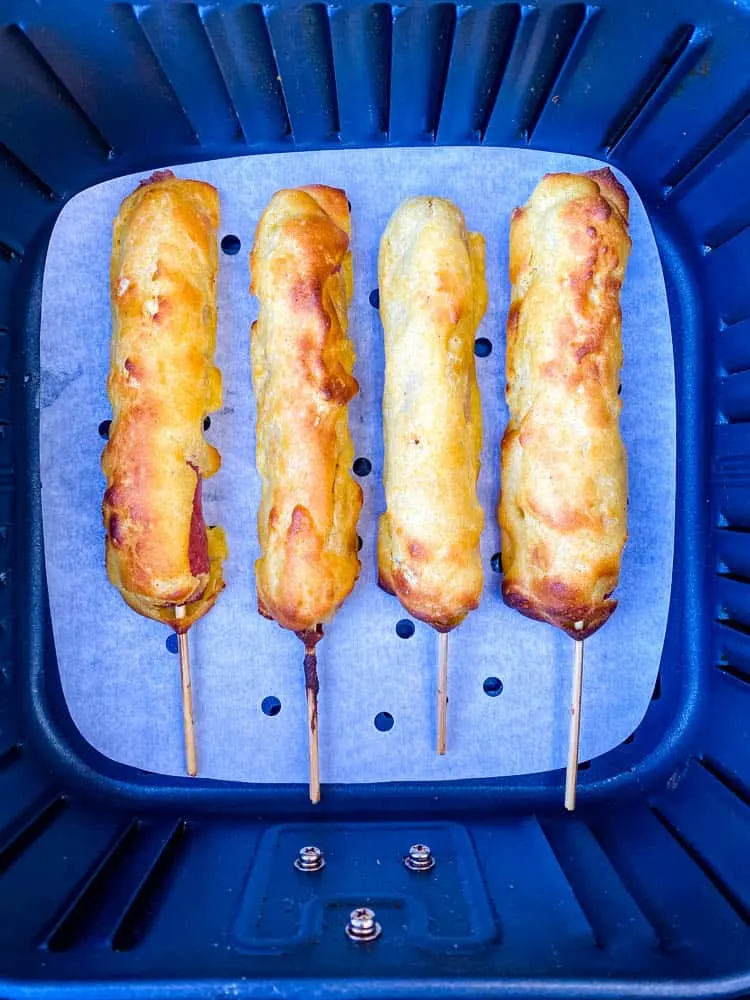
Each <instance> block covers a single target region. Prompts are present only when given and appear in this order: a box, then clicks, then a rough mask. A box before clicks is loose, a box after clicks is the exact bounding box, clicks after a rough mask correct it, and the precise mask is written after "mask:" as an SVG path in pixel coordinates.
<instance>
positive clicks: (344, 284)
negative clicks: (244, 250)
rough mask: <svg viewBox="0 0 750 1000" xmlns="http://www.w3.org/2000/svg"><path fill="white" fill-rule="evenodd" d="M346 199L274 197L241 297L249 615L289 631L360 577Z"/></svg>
mask: <svg viewBox="0 0 750 1000" xmlns="http://www.w3.org/2000/svg"><path fill="white" fill-rule="evenodd" d="M349 235H350V218H349V206H348V203H347V199H346V194H345V193H344V192H343V191H341V190H339V189H336V188H328V187H323V186H320V185H312V186H310V187H303V188H295V189H292V190H284V191H278V192H277V193H276V194H275V195H274V196H273V198H272V199H271V201H270V203H269V205H268V207H267V208H266V210H265V212H264V213H263V216H262V218H261V220H260V222H259V224H258V228H257V231H256V234H255V244H254V246H253V251H252V254H251V260H250V268H251V274H252V283H251V291H252V292H253V294H254V295H256V296H257V298H258V300H259V303H260V313H259V317H258V321H257V323H255V324H254V325H253V329H252V336H251V346H252V363H253V383H254V388H255V395H256V403H257V418H256V462H257V466H258V472H259V474H260V477H261V483H262V499H261V505H260V509H259V512H258V539H259V542H260V547H261V557H260V559H259V560H258V561H257V562H256V565H255V577H256V588H257V594H258V610H259V612H260V613H261V614H262V615H264V616H265V617H267V618H272V619H274V620H275V621H277V622H278V623H279V624H280V625H282V626H283V627H284V628H288V629H291V630H292V631H294V632H305V631H308V630H310V629H314V628H315V627H316V626H317V625H318V624H320V623H323V622H326V621H328V620H329V619H330V618H331V616H332V615H333V614H334V612H335V611H336V609H337V608H338V607H339V606H340V604H341V603H342V602H343V600H344V599H345V598H346V596H347V595H348V594H349V593H350V591H351V589H352V587H353V586H354V583H355V581H356V579H357V577H358V575H359V570H360V563H359V558H358V556H357V520H358V518H359V513H360V510H361V507H362V490H361V489H360V487H359V485H358V484H357V483H355V482H354V480H353V479H352V476H351V474H350V471H349V470H350V467H351V464H352V461H353V459H354V446H353V444H352V440H351V435H350V433H349V427H348V415H347V404H348V403H349V401H350V400H351V398H352V397H353V396H354V395H355V393H356V392H357V391H358V389H359V386H358V385H357V381H356V379H355V378H354V376H353V375H352V370H353V367H354V348H353V346H352V343H351V341H350V340H349V337H348V336H347V321H348V308H349V302H350V299H351V294H352V265H351V253H350V252H349Z"/></svg>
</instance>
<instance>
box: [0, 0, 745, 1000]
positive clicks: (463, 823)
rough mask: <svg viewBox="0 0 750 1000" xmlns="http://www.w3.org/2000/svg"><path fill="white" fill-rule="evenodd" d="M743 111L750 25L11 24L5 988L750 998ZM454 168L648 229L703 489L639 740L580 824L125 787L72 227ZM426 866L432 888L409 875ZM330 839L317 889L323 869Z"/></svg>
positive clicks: (537, 814)
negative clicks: (372, 929)
mask: <svg viewBox="0 0 750 1000" xmlns="http://www.w3.org/2000/svg"><path fill="white" fill-rule="evenodd" d="M749 113H750V8H748V5H747V3H746V2H745V0H701V2H698V0H682V2H673V3H666V2H658V0H657V2H656V3H651V4H648V3H645V2H644V0H632V2H628V0H602V2H601V3H599V4H596V5H593V4H592V5H587V4H583V3H566V4H561V3H556V2H546V0H542V2H540V3H538V4H526V5H520V4H517V3H503V2H500V3H489V2H488V3H478V4H463V5H454V4H451V3H442V2H438V3H432V2H421V3H405V4H399V5H393V6H390V5H388V4H385V3H376V4H366V3H362V2H359V0H352V2H346V0H342V2H341V3H331V4H329V5H326V4H323V3H309V4H306V5H300V4H296V3H293V2H287V0H280V2H277V3H274V4H269V5H266V6H262V5H260V4H255V3H245V2H239V0H226V2H214V3H206V4H194V3H189V2H185V3H176V2H158V3H153V4H145V5H136V6H134V5H130V4H127V3H104V2H100V0H78V2H76V3H70V2H64V0H5V2H4V3H3V5H2V7H1V8H0V995H2V996H7V997H21V996H29V995H31V994H40V995H45V996H52V995H57V994H63V993H66V994H71V993H79V992H80V993H88V994H89V995H91V996H97V997H106V996H112V997H114V996H125V995H127V996H133V995H135V994H138V995H141V996H143V997H146V996H148V997H156V996H167V995H171V996H181V995H186V996H187V995H190V996H194V997H204V996H205V997H215V996H231V997H243V996H250V995H252V996H257V997H261V996H262V997H266V996H279V997H291V996H299V995H308V994H309V995H330V996H334V995H335V996H337V997H341V998H345V997H355V996H357V997H364V996H367V997H382V998H383V1000H385V998H389V1000H392V998H395V997H406V996H410V997H428V996H429V997H435V998H436V997H440V996H443V995H447V994H449V993H450V994H451V995H452V996H454V997H464V996H466V997H468V996H476V997H479V996H482V997H487V996H494V995H501V994H503V995H519V994H523V995H525V996H537V995H539V996H542V995H545V996H555V997H562V996H576V997H581V996H594V995H595V996H597V997H604V996H615V995H616V996H619V997H622V996H629V995H634V996H635V995H639V996H640V995H645V994H649V995H657V994H668V995H670V996H674V997H686V996H693V995H698V994H700V995H702V996H714V995H723V996H729V995H740V994H742V993H747V992H750V850H749V848H750V375H749V372H750V194H749V193H748V191H749V190H750V188H749V187H748V184H747V181H746V177H747V176H749V175H750V114H749ZM433 144H467V145H474V146H481V145H483V144H484V145H505V146H528V147H533V148H538V149H547V150H558V151H566V152H571V153H579V154H586V155H589V156H594V157H598V158H600V159H602V160H605V161H608V162H610V163H612V164H613V165H615V166H617V167H618V168H620V169H621V170H623V171H624V172H625V173H626V174H627V175H628V176H629V177H630V179H631V180H632V181H633V183H634V184H635V185H636V187H637V189H638V191H639V193H640V195H641V196H642V198H643V200H644V202H645V204H646V207H647V209H648V212H649V215H650V218H651V221H652V224H653V227H654V230H655V233H656V238H657V242H658V245H659V250H660V253H661V257H662V262H663V266H664V273H665V278H666V285H667V291H668V297H669V306H670V312H671V323H672V333H673V339H674V352H675V364H676V378H677V416H678V437H677V449H678V451H677V455H678V461H677V519H676V557H675V564H674V577H673V583H672V602H671V609H670V618H669V624H668V629H667V638H666V642H665V646H664V650H663V655H662V661H661V670H660V675H659V680H658V683H657V686H656V688H655V690H654V694H653V699H652V701H651V705H650V708H649V710H648V712H647V714H646V717H645V719H644V720H643V723H642V724H641V726H640V727H639V728H638V729H637V731H636V732H635V733H634V734H633V736H632V737H630V738H629V739H628V740H626V741H625V743H624V744H623V745H622V746H620V747H618V748H616V749H615V750H613V751H611V752H610V753H608V754H606V755H605V756H603V757H601V758H597V759H595V760H594V761H592V762H591V763H590V765H589V766H588V767H586V768H585V769H583V770H582V771H581V775H580V791H579V809H578V811H577V812H576V814H575V816H574V817H568V816H565V815H563V813H562V810H561V807H560V789H561V775H560V773H552V774H541V775H532V776H528V777H521V778H518V777H516V778H505V779H497V780H484V781H476V782H456V783H449V784H441V785H425V784H399V785H392V786H375V785H372V786H343V785H342V786H338V787H337V786H333V787H327V788H326V790H325V798H324V802H323V803H322V805H321V806H320V807H318V808H317V809H316V810H312V808H311V807H310V806H308V804H307V801H306V797H305V795H304V793H303V792H302V790H301V789H300V788H294V787H289V786H282V787H278V788H274V787H269V786H255V787H254V786H240V785H232V784H219V783H211V782H204V781H201V780H198V781H188V780H187V779H185V780H182V779H171V778H164V777H154V776H153V775H150V774H146V773H143V772H139V771H135V770H133V769H128V768H126V767H124V766H121V765H117V764H115V763H113V762H111V761H109V760H106V759H104V758H103V757H101V756H99V755H98V754H97V753H96V752H95V751H94V750H92V748H91V747H89V746H88V745H87V744H86V743H85V742H84V741H83V739H82V738H81V737H80V736H79V735H78V734H77V732H76V730H75V728H74V726H73V725H72V723H71V720H70V717H69V716H68V714H67V710H66V708H65V704H64V700H63V698H62V693H61V687H60V681H59V675H58V670H57V664H56V658H55V649H54V643H53V640H52V631H51V626H50V620H49V610H48V603H47V597H46V592H45V574H44V554H43V550H42V529H41V501H40V490H41V484H40V476H39V461H38V454H39V446H38V431H39V428H38V419H39V379H40V370H39V322H40V292H41V276H42V271H43V265H44V258H45V250H46V245H47V241H48V239H49V235H50V232H51V230H52V227H53V225H54V222H55V219H56V217H57V216H58V214H59V212H60V210H61V208H62V206H63V205H64V204H65V202H66V201H67V200H68V199H69V198H70V197H71V196H73V195H74V194H76V193H77V192H79V191H81V190H83V189H85V188H87V187H89V186H90V185H92V184H95V183H97V182H99V181H102V180H106V179H109V178H112V177H115V176H118V175H121V174H125V173H129V172H132V171H136V170H146V169H151V168H152V167H155V166H159V165H166V164H175V163H189V162H191V161H195V160H206V159H210V158H212V157H224V156H237V155H242V154H253V153H260V152H264V153H265V152H274V151H293V150H295V149H317V148H338V147H343V146H347V147H353V146H384V145H403V146H416V145H433ZM70 294H71V296H74V295H75V288H74V287H72V288H71V289H70ZM87 335H88V331H86V330H82V331H81V336H83V337H85V336H87ZM643 419H645V420H647V419H649V415H648V413H644V414H643ZM646 584H647V582H645V583H644V585H646ZM102 627H106V623H105V622H103V623H102ZM135 682H137V681H136V680H135V679H134V683H135ZM421 840H427V841H428V842H429V844H430V846H431V848H432V850H433V853H434V855H435V858H436V860H437V866H436V868H435V869H434V872H433V873H430V874H428V875H425V873H417V874H416V875H415V873H413V872H408V871H407V870H406V869H405V868H404V866H403V865H402V864H401V855H402V854H403V853H404V852H405V851H406V850H408V847H409V845H410V844H414V843H417V842H419V841H421ZM305 843H314V844H317V845H319V846H321V847H323V849H324V850H325V853H326V856H327V858H328V864H327V865H326V867H325V869H323V871H321V872H315V873H300V872H299V871H297V870H295V868H294V867H293V865H292V861H293V859H294V856H295V855H296V852H297V850H298V849H299V847H301V846H302V845H303V844H305ZM315 880H317V881H315ZM365 903H367V904H370V905H371V906H372V908H373V909H374V910H376V911H377V917H378V920H379V921H380V923H381V924H382V926H383V934H382V936H381V937H380V938H379V939H378V940H377V941H375V942H373V943H372V944H369V945H362V944H353V943H352V942H350V941H349V940H348V939H347V937H346V935H345V934H344V933H343V929H344V925H345V924H346V920H347V918H348V914H349V911H350V910H351V909H353V908H354V907H356V906H358V905H360V904H365Z"/></svg>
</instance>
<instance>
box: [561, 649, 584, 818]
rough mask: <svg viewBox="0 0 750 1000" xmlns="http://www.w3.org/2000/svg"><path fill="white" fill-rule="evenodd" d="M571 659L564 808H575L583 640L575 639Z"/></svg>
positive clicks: (570, 810) (570, 809) (571, 809)
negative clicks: (571, 679)
mask: <svg viewBox="0 0 750 1000" xmlns="http://www.w3.org/2000/svg"><path fill="white" fill-rule="evenodd" d="M574 642H575V654H574V659H573V689H572V691H571V695H570V730H569V733H568V767H567V769H566V771H565V808H566V809H567V810H568V812H573V810H574V809H575V807H576V782H577V780H578V744H579V742H580V739H581V692H582V691H583V639H575V640H574Z"/></svg>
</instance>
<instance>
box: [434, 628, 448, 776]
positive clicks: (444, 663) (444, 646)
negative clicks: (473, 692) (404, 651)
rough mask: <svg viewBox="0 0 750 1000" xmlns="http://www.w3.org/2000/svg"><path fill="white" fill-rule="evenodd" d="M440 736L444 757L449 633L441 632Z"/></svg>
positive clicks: (440, 748) (438, 710) (438, 749)
mask: <svg viewBox="0 0 750 1000" xmlns="http://www.w3.org/2000/svg"><path fill="white" fill-rule="evenodd" d="M437 718H438V726H437V731H438V737H437V752H438V753H439V754H440V756H441V757H442V756H443V754H444V753H445V751H446V749H447V740H448V736H447V729H448V633H447V632H441V633H440V646H439V652H438V703H437Z"/></svg>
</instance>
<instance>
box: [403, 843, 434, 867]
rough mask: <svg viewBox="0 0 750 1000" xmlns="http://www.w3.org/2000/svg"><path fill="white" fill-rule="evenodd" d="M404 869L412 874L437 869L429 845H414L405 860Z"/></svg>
mask: <svg viewBox="0 0 750 1000" xmlns="http://www.w3.org/2000/svg"><path fill="white" fill-rule="evenodd" d="M404 867H405V868H408V869H409V871H410V872H429V871H431V870H432V869H433V868H434V867H435V859H434V857H433V856H432V851H431V850H430V849H429V847H428V846H427V844H414V845H412V846H411V847H410V848H409V853H408V854H407V855H406V857H405V858H404Z"/></svg>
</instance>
